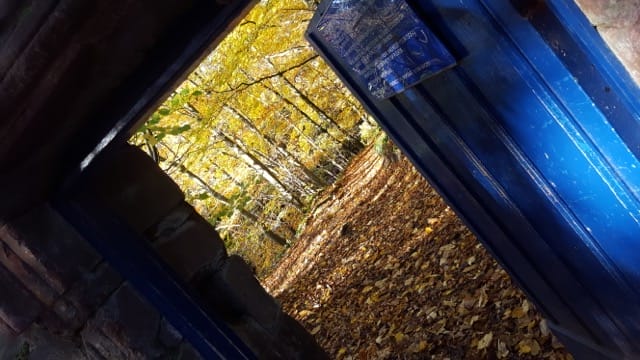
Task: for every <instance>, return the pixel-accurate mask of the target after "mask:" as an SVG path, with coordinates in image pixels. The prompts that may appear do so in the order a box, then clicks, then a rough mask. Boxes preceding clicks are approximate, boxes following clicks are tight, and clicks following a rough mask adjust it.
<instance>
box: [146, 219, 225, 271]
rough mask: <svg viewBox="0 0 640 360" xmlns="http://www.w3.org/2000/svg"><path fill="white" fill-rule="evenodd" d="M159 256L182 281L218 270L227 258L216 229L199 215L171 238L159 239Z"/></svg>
mask: <svg viewBox="0 0 640 360" xmlns="http://www.w3.org/2000/svg"><path fill="white" fill-rule="evenodd" d="M157 250H158V253H159V254H160V256H161V257H162V258H163V259H164V260H165V261H166V262H167V263H168V264H169V265H170V266H171V267H172V268H173V269H174V270H175V271H176V272H177V273H178V274H179V275H180V276H181V277H182V278H183V279H186V280H188V279H191V278H192V277H193V276H194V274H195V273H196V272H197V271H198V270H200V269H202V268H204V267H210V268H215V269H217V268H219V267H220V266H221V265H222V262H223V261H224V259H225V258H226V257H227V251H226V248H225V247H224V242H223V241H222V239H221V238H220V235H218V233H217V232H216V230H215V229H214V228H213V227H212V226H211V224H209V223H208V222H207V221H206V220H205V219H203V218H202V217H201V216H200V215H198V214H196V213H193V214H192V215H191V217H190V218H189V220H187V221H186V222H185V223H184V224H182V226H180V227H179V228H178V229H176V231H175V232H174V233H173V234H172V235H170V236H166V237H163V238H161V239H159V240H158V245H157Z"/></svg>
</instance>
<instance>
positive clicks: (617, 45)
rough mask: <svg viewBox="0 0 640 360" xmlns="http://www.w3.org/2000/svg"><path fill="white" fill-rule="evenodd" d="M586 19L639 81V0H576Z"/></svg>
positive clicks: (639, 81)
mask: <svg viewBox="0 0 640 360" xmlns="http://www.w3.org/2000/svg"><path fill="white" fill-rule="evenodd" d="M576 2H577V3H578V6H580V8H581V9H582V11H584V13H585V15H586V16H587V18H589V21H591V23H592V24H593V25H594V26H595V27H596V28H597V30H598V32H599V33H600V34H601V35H602V37H603V39H604V40H605V41H606V42H607V44H608V45H609V47H610V48H611V49H612V50H613V52H614V53H615V54H616V55H617V56H618V58H619V59H620V60H621V61H622V63H623V64H624V65H625V67H626V68H627V70H628V71H629V73H630V74H631V77H632V78H633V79H634V80H635V81H636V83H638V84H640V0H577V1H576Z"/></svg>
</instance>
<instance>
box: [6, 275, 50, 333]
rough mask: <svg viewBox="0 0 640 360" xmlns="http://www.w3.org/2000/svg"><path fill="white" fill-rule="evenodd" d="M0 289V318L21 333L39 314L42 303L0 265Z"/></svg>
mask: <svg viewBox="0 0 640 360" xmlns="http://www.w3.org/2000/svg"><path fill="white" fill-rule="evenodd" d="M0 289H2V294H3V296H0V320H2V322H4V323H5V324H7V325H8V326H9V327H10V328H11V330H13V331H14V332H16V333H21V332H22V331H24V330H25V329H27V328H28V327H29V326H30V325H31V324H32V323H33V322H34V321H35V320H36V318H37V317H38V315H40V313H41V312H42V310H43V307H42V304H41V303H40V302H39V301H38V300H37V299H36V298H35V297H34V296H33V294H31V293H30V292H29V290H27V289H26V288H25V287H24V285H22V283H21V282H20V281H19V280H18V279H17V278H16V277H14V276H13V274H11V273H10V272H9V271H8V270H7V269H6V268H5V267H4V266H2V265H0ZM6 294H9V296H7V295H6Z"/></svg>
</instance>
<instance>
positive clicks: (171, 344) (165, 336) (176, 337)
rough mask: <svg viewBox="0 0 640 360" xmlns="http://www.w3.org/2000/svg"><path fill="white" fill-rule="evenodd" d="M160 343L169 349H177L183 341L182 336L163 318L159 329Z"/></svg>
mask: <svg viewBox="0 0 640 360" xmlns="http://www.w3.org/2000/svg"><path fill="white" fill-rule="evenodd" d="M158 341H160V343H161V344H162V345H164V347H166V348H168V349H172V348H176V347H177V346H178V345H180V342H181V341H182V334H180V332H179V331H178V330H177V329H176V328H174V327H173V325H171V324H170V323H169V321H167V319H164V318H163V319H162V320H161V321H160V329H158Z"/></svg>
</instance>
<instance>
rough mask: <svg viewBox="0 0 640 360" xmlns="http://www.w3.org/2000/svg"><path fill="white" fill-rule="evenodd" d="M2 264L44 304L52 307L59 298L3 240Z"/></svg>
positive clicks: (0, 243) (1, 243) (0, 241)
mask: <svg viewBox="0 0 640 360" xmlns="http://www.w3.org/2000/svg"><path fill="white" fill-rule="evenodd" d="M0 264H2V265H4V267H5V268H6V269H7V270H9V271H11V272H12V273H13V275H14V276H15V277H16V278H17V279H18V280H20V282H21V283H22V285H24V286H25V287H26V288H27V289H28V290H29V291H31V293H32V294H33V295H35V296H36V297H37V298H38V300H40V301H41V302H42V303H43V304H45V305H47V306H48V305H51V304H53V302H54V301H55V300H56V298H57V297H58V295H59V294H58V293H57V292H56V291H55V290H54V289H53V288H52V287H51V286H50V285H49V284H48V283H47V282H46V281H45V280H44V279H42V277H40V276H39V275H38V273H37V272H36V271H34V270H33V269H32V268H31V267H30V266H29V265H28V264H27V263H25V262H24V261H22V259H20V257H18V255H16V253H15V252H13V250H11V248H10V247H9V246H8V245H7V244H5V243H4V242H3V241H2V240H0Z"/></svg>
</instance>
